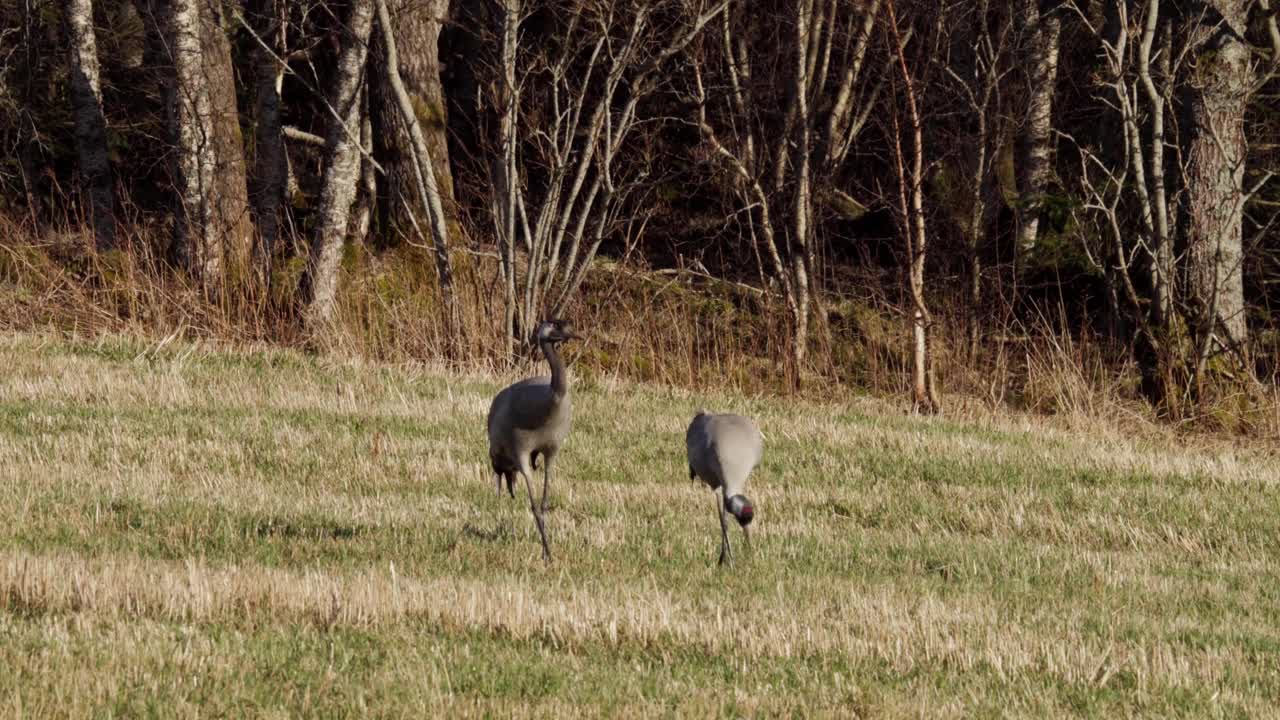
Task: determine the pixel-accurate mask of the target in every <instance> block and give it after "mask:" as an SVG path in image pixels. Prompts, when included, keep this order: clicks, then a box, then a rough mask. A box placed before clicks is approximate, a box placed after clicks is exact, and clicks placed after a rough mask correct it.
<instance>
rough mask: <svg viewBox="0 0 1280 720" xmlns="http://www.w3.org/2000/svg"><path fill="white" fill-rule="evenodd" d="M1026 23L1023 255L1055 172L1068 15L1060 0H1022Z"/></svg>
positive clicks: (1030, 246) (1020, 176)
mask: <svg viewBox="0 0 1280 720" xmlns="http://www.w3.org/2000/svg"><path fill="white" fill-rule="evenodd" d="M1022 3H1023V7H1022V15H1023V22H1024V24H1025V26H1026V27H1027V28H1028V29H1029V30H1030V31H1031V39H1030V41H1029V48H1028V55H1029V57H1028V58H1027V63H1028V65H1029V68H1028V72H1029V77H1028V92H1029V96H1028V98H1027V113H1026V116H1025V117H1024V119H1023V126H1022V129H1021V132H1020V133H1019V135H1018V159H1017V164H1018V166H1017V182H1018V195H1019V196H1020V197H1019V204H1018V258H1019V261H1020V262H1021V261H1022V260H1025V259H1026V257H1027V256H1028V254H1029V253H1031V252H1032V251H1034V250H1035V246H1036V241H1037V239H1038V237H1039V232H1040V218H1039V215H1040V209H1041V207H1042V204H1043V197H1044V193H1045V192H1046V191H1047V190H1048V186H1049V180H1050V179H1051V178H1052V175H1053V146H1054V143H1053V95H1054V89H1055V88H1056V86H1057V81H1058V52H1059V41H1060V38H1061V36H1062V18H1061V16H1060V14H1059V12H1058V11H1057V10H1056V9H1055V7H1054V6H1056V5H1057V4H1058V2H1055V1H1054V0H1022Z"/></svg>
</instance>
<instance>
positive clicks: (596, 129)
mask: <svg viewBox="0 0 1280 720" xmlns="http://www.w3.org/2000/svg"><path fill="white" fill-rule="evenodd" d="M687 3H693V4H687ZM724 7H725V5H724V4H723V3H722V4H719V5H715V6H707V5H705V4H703V3H702V2H701V0H685V1H681V2H669V1H667V0H644V1H639V2H619V1H618V0H592V1H590V2H578V1H576V0H575V1H566V2H555V3H548V4H546V5H544V6H543V7H542V8H541V9H542V10H543V11H544V12H545V13H547V15H544V16H543V20H544V21H548V19H550V21H551V22H556V23H558V24H557V26H556V28H557V30H556V31H557V33H558V38H557V39H558V41H557V42H555V43H545V44H543V45H542V46H540V47H527V48H521V46H520V28H521V24H522V22H523V21H524V14H523V13H524V11H523V9H522V6H521V3H520V0H501V2H500V3H499V5H498V10H499V12H498V15H499V21H500V30H499V37H500V38H501V55H500V65H499V67H498V68H497V75H498V78H497V80H496V82H495V97H494V98H493V101H492V104H493V107H494V110H495V115H496V116H497V117H498V133H497V135H498V137H497V145H498V147H499V149H500V156H499V157H498V158H496V159H495V160H494V162H493V165H492V167H491V168H490V178H491V180H490V186H491V188H492V190H491V192H492V204H493V208H494V220H495V226H496V227H495V230H496V232H497V235H498V238H499V242H500V246H501V254H500V256H501V258H502V274H503V284H504V288H505V302H506V312H505V318H504V321H505V324H506V330H507V333H508V336H509V337H511V338H515V337H517V336H518V335H522V334H523V331H525V330H528V329H530V328H532V327H533V326H534V324H535V322H536V319H537V318H538V316H539V315H540V314H545V315H559V314H561V313H562V312H563V311H564V309H565V308H566V307H567V305H568V303H569V302H570V301H571V300H572V299H573V298H574V297H575V296H576V294H577V291H578V288H579V286H581V284H582V281H583V279H584V278H585V277H586V273H587V270H588V269H589V267H590V265H591V262H592V260H593V259H594V258H595V255H596V252H597V251H598V250H599V248H600V245H601V243H602V242H603V241H604V239H605V237H606V236H607V234H608V233H609V232H610V230H611V229H612V228H613V227H614V226H615V225H616V224H618V223H623V224H625V220H626V218H625V217H624V214H625V210H626V208H627V200H628V195H629V194H630V193H631V192H632V191H633V190H635V189H637V188H638V187H639V184H640V181H641V180H642V179H643V176H644V174H645V172H646V170H645V168H644V167H643V165H642V164H640V165H637V164H632V165H630V167H629V169H630V175H623V174H621V173H620V171H619V169H618V163H617V160H618V158H619V157H620V156H621V155H622V154H623V153H624V152H625V151H627V150H628V148H629V144H628V141H629V140H633V139H634V137H635V135H636V130H637V128H638V127H639V126H640V124H641V123H642V121H643V119H644V118H643V117H642V115H641V114H640V104H641V102H642V101H643V100H645V99H646V98H648V97H649V96H650V95H651V94H652V93H653V92H654V91H655V90H656V89H657V88H659V87H660V86H661V85H662V84H663V83H664V82H665V81H666V78H665V77H664V76H663V75H662V73H661V71H662V69H663V68H664V67H665V65H666V63H667V61H668V60H670V59H671V58H672V57H673V56H674V55H676V54H677V53H679V52H680V51H681V50H682V49H684V48H685V47H686V46H687V45H688V44H689V43H690V42H691V41H692V40H693V39H694V38H695V37H696V36H697V35H698V33H699V32H701V31H702V29H703V28H704V27H705V26H706V25H707V24H708V23H709V22H711V21H712V20H713V19H714V18H715V17H716V15H718V14H719V13H720V12H722V11H723V9H724ZM668 19H674V20H675V26H674V27H672V26H671V25H670V24H669V23H668V22H667V20H668ZM526 106H528V108H529V110H530V112H524V111H523V110H524V108H525V107H526ZM522 132H523V133H525V134H527V136H528V137H529V141H524V139H523V138H521V137H519V133H522ZM517 250H523V254H524V259H525V262H524V264H523V268H522V267H521V265H520V263H519V262H518V259H517ZM522 271H523V272H522Z"/></svg>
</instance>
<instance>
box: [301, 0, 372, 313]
mask: <svg viewBox="0 0 1280 720" xmlns="http://www.w3.org/2000/svg"><path fill="white" fill-rule="evenodd" d="M373 5H374V3H373V0H354V2H352V4H351V13H350V16H349V18H348V20H347V25H346V31H345V32H344V33H343V35H344V38H343V46H342V53H341V55H340V56H339V58H338V75H337V81H336V83H335V86H334V91H333V94H332V96H331V100H330V102H331V103H332V105H333V107H334V108H335V110H336V112H337V117H334V118H330V121H329V129H328V133H327V135H328V137H327V139H326V146H327V147H326V155H327V158H326V162H325V168H324V179H323V185H322V187H321V190H320V205H319V207H318V209H317V215H318V219H319V222H318V227H317V229H316V233H315V236H314V237H313V238H312V241H311V253H310V258H309V261H308V264H307V274H306V277H305V278H304V288H303V290H304V295H305V297H306V300H307V305H308V307H307V316H306V321H307V325H308V326H309V327H311V328H312V329H313V330H314V329H319V328H320V327H322V326H323V325H325V324H326V323H328V322H330V321H331V320H332V318H333V311H334V306H335V303H336V298H337V290H338V265H339V263H340V262H341V260H342V249H343V246H344V245H345V241H346V235H347V223H348V220H349V218H350V214H351V204H352V202H353V201H354V200H355V196H356V181H357V180H358V179H359V175H360V147H359V137H360V131H359V127H360V111H361V108H360V87H361V84H362V82H363V80H364V67H365V59H366V57H367V52H368V45H369V35H370V32H371V30H372V29H373Z"/></svg>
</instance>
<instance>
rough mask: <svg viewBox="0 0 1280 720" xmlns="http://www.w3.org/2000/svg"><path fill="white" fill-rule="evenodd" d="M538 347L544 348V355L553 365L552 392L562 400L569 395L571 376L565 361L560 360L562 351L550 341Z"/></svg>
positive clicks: (545, 341) (543, 342)
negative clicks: (565, 366) (566, 369)
mask: <svg viewBox="0 0 1280 720" xmlns="http://www.w3.org/2000/svg"><path fill="white" fill-rule="evenodd" d="M538 347H540V348H542V354H543V355H544V356H545V357H546V358H547V363H548V364H549V365H551V392H552V393H553V394H554V395H555V396H556V398H557V399H559V398H562V397H564V396H565V395H567V394H568V393H569V375H568V373H567V372H566V371H565V368H564V360H562V359H560V351H559V350H557V349H556V344H555V343H553V342H551V341H549V340H544V341H542V342H540V343H538Z"/></svg>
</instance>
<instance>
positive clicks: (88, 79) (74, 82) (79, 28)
mask: <svg viewBox="0 0 1280 720" xmlns="http://www.w3.org/2000/svg"><path fill="white" fill-rule="evenodd" d="M63 13H64V14H65V15H66V22H67V30H68V33H67V34H68V35H69V37H70V40H71V42H70V49H71V53H70V55H71V63H70V64H71V106H72V110H73V112H74V114H75V118H76V152H77V153H78V154H79V156H80V176H81V179H82V180H83V182H84V185H85V189H86V190H87V191H88V192H87V193H86V194H87V195H88V197H89V204H90V210H91V214H92V217H93V229H94V238H95V242H96V244H97V247H98V249H99V250H107V249H110V248H112V247H114V246H115V228H116V225H115V223H116V220H115V207H114V205H115V203H114V200H113V198H112V193H111V165H110V163H109V162H108V160H107V123H106V118H105V117H104V116H103V113H102V87H101V82H100V81H99V79H98V42H97V33H96V32H95V31H94V25H93V1H92V0H64V2H63Z"/></svg>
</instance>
